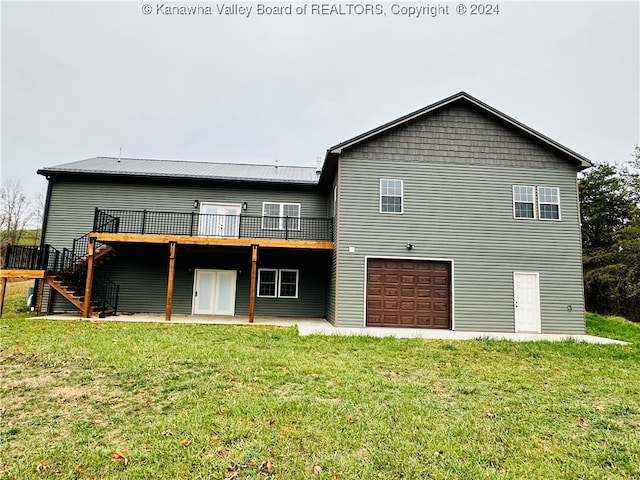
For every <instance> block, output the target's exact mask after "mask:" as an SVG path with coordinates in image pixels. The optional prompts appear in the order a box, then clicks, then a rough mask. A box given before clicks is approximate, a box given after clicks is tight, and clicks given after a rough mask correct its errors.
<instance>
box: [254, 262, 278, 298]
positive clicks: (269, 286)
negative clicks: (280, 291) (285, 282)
mask: <svg viewBox="0 0 640 480" xmlns="http://www.w3.org/2000/svg"><path fill="white" fill-rule="evenodd" d="M277 285H278V270H275V269H271V268H261V269H259V270H258V296H259V297H274V298H275V297H276V292H277V289H276V287H277Z"/></svg>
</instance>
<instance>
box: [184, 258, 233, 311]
mask: <svg viewBox="0 0 640 480" xmlns="http://www.w3.org/2000/svg"><path fill="white" fill-rule="evenodd" d="M236 273H237V272H236V271H235V270H199V269H198V270H196V273H195V281H194V283H193V313H194V314H196V315H234V313H235V305H236Z"/></svg>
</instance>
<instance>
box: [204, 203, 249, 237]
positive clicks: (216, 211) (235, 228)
mask: <svg viewBox="0 0 640 480" xmlns="http://www.w3.org/2000/svg"><path fill="white" fill-rule="evenodd" d="M241 208H242V207H241V206H240V205H235V204H225V203H206V202H203V203H201V204H200V226H199V228H198V235H200V236H202V237H238V236H239V234H240V210H241Z"/></svg>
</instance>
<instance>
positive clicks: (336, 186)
mask: <svg viewBox="0 0 640 480" xmlns="http://www.w3.org/2000/svg"><path fill="white" fill-rule="evenodd" d="M590 165H591V164H590V162H589V161H588V160H587V159H586V158H584V157H583V156H581V155H579V154H577V153H575V152H573V151H572V150H569V149H568V148H566V147H564V146H562V145H560V144H558V143H557V142H555V141H553V140H551V139H550V138H548V137H546V136H544V135H542V134H541V133H538V132H536V131H534V130H532V129H531V128H529V127H527V126H525V125H523V124H522V123H520V122H518V121H517V120H514V119H513V118H511V117H509V116H507V115H505V114H504V113H502V112H500V111H498V110H496V109H494V108H492V107H491V106H489V105H487V104H485V103H483V102H481V101H480V100H478V99H476V98H474V97H472V96H471V95H469V94H467V93H465V92H461V93H458V94H456V95H453V96H451V97H449V98H446V99H444V100H442V101H440V102H437V103H435V104H433V105H430V106H428V107H426V108H423V109H421V110H418V111H416V112H413V113H411V114H409V115H406V116H404V117H401V118H399V119H397V120H394V121H392V122H389V123H387V124H385V125H382V126H380V127H377V128H374V129H373V130H370V131H368V132H366V133H363V134H362V135H359V136H357V137H355V138H352V139H350V140H347V141H345V142H342V143H340V144H338V145H336V146H334V147H331V148H329V150H328V151H327V153H326V157H325V159H324V164H323V165H322V168H321V169H320V168H318V169H316V168H306V167H284V166H277V165H273V166H256V165H230V164H221V163H198V162H183V161H167V160H140V159H127V158H121V159H118V158H104V157H99V158H92V159H88V160H81V161H77V162H72V163H68V164H64V165H59V166H55V167H48V168H43V169H41V170H39V171H38V173H39V174H41V175H44V176H46V178H47V179H48V181H49V188H48V192H47V202H46V214H45V218H44V224H43V245H42V247H41V248H39V249H37V251H33V252H30V253H29V252H27V253H25V252H24V251H21V252H18V250H14V251H13V254H12V255H13V256H11V258H9V257H8V259H7V263H6V264H5V271H10V270H11V269H12V268H13V269H16V268H18V267H25V265H24V264H21V263H20V261H19V259H18V253H19V255H21V258H23V259H24V258H25V257H26V258H30V259H31V260H30V261H31V264H30V265H31V266H30V267H29V268H32V269H36V270H37V271H38V272H39V273H38V274H37V275H40V276H41V277H40V278H41V280H40V281H39V287H38V290H39V295H38V299H39V306H41V305H42V303H43V302H44V301H46V303H47V310H49V311H55V310H60V309H62V310H65V309H69V308H72V307H73V306H74V305H75V307H76V308H78V309H80V310H81V311H83V313H84V315H85V316H89V315H91V314H92V313H96V312H101V313H103V314H105V313H109V311H111V312H113V311H115V310H117V311H120V312H165V314H166V317H167V319H170V318H171V315H172V313H183V314H199V315H248V316H249V317H250V319H253V316H254V315H275V316H295V317H301V318H304V317H324V318H326V319H327V320H328V321H329V322H331V323H332V324H333V325H335V326H338V327H370V326H376V327H414V328H442V329H453V330H461V331H500V332H514V331H516V332H542V333H572V334H581V333H584V329H585V325H584V299H583V283H582V259H581V240H580V221H579V212H578V192H577V179H576V173H577V172H578V171H580V170H582V169H585V168H588V167H589V166H590ZM23 263H24V262H23ZM85 298H87V299H91V301H85V300H84V299H85ZM70 302H71V303H70ZM72 304H73V305H72Z"/></svg>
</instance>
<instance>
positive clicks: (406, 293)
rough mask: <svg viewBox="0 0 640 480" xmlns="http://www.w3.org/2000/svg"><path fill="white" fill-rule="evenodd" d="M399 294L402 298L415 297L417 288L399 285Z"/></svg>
mask: <svg viewBox="0 0 640 480" xmlns="http://www.w3.org/2000/svg"><path fill="white" fill-rule="evenodd" d="M400 296H401V297H402V298H407V297H408V298H416V297H417V296H418V294H417V289H416V288H414V287H404V286H403V287H401V288H400Z"/></svg>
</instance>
